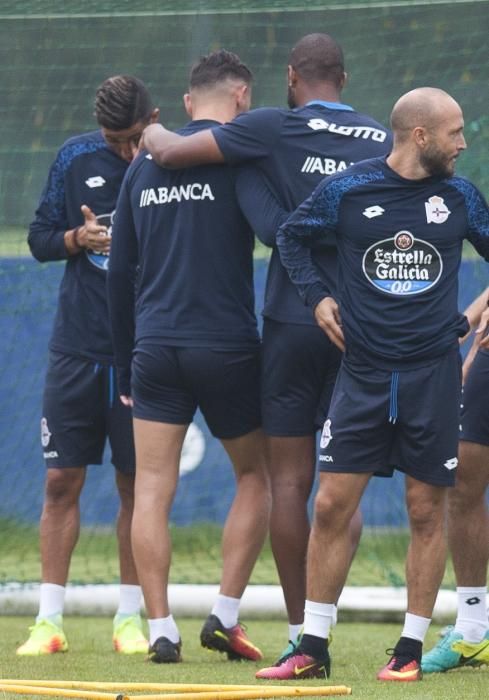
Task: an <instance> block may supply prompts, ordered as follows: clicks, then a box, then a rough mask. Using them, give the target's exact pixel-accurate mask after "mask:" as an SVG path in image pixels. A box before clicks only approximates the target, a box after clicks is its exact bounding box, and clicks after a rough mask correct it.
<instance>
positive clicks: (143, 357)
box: [131, 343, 261, 439]
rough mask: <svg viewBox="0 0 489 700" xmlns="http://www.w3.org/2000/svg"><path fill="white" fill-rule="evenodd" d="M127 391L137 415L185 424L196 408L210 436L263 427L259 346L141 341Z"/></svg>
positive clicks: (232, 435)
mask: <svg viewBox="0 0 489 700" xmlns="http://www.w3.org/2000/svg"><path fill="white" fill-rule="evenodd" d="M131 391H132V398H133V400H134V409H133V415H134V417H135V418H140V419H142V420H150V421H157V422H160V423H170V424H173V425H187V424H189V423H191V422H192V418H193V416H194V414H195V411H196V410H197V407H198V408H200V410H201V412H202V415H203V416H204V418H205V421H206V423H207V425H208V427H209V430H210V431H211V433H212V435H213V436H214V437H216V438H220V439H232V438H236V437H241V436H242V435H246V434H248V433H250V432H251V431H252V430H256V429H257V428H259V427H260V426H261V416H260V348H259V347H257V348H256V349H253V350H227V349H216V348H202V347H198V348H197V347H174V346H168V345H155V344H150V343H140V344H138V346H137V347H136V350H135V352H134V357H133V361H132V381H131Z"/></svg>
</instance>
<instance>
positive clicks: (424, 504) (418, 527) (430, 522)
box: [408, 501, 446, 536]
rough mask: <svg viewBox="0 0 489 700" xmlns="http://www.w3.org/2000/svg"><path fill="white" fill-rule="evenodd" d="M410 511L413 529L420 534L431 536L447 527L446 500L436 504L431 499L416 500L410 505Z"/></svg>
mask: <svg viewBox="0 0 489 700" xmlns="http://www.w3.org/2000/svg"><path fill="white" fill-rule="evenodd" d="M408 512H409V522H410V525H411V530H413V531H415V532H417V533H419V534H423V535H426V536H430V535H432V534H435V533H439V532H440V531H443V530H444V529H445V513H446V507H445V504H444V502H440V503H436V504H433V503H430V502H429V501H420V502H419V503H416V502H415V503H412V504H411V505H410V506H409V508H408Z"/></svg>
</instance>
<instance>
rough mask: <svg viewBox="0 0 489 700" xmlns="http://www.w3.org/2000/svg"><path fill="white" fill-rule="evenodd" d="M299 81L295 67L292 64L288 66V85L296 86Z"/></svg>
mask: <svg viewBox="0 0 489 700" xmlns="http://www.w3.org/2000/svg"><path fill="white" fill-rule="evenodd" d="M296 82H297V73H296V71H295V68H292V66H287V86H288V87H294V86H295V84H296Z"/></svg>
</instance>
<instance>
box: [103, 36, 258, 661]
mask: <svg viewBox="0 0 489 700" xmlns="http://www.w3.org/2000/svg"><path fill="white" fill-rule="evenodd" d="M251 80H252V76H251V73H250V71H249V70H248V68H247V67H246V66H245V65H244V64H243V63H242V62H241V60H240V59H239V58H238V56H236V54H234V53H231V52H229V51H225V50H220V51H215V52H213V53H210V54H209V55H207V56H204V57H202V58H201V59H200V60H199V61H198V62H197V63H196V65H195V66H194V67H193V68H192V71H191V74H190V88H189V93H188V94H186V95H185V96H184V102H185V107H186V110H187V113H188V114H189V116H190V117H191V119H192V121H191V122H190V123H189V124H187V125H186V126H185V127H184V128H183V129H182V130H181V132H180V133H181V134H182V138H184V139H187V138H188V139H191V138H192V134H195V133H199V132H200V131H201V130H202V129H207V128H209V127H213V126H216V125H217V124H220V123H223V122H227V121H229V120H231V119H233V117H235V116H236V114H239V113H240V112H242V111H244V110H246V109H248V108H249V105H250V96H251ZM253 246H254V237H253V232H252V231H251V229H250V227H249V226H248V224H247V222H246V220H245V218H244V216H243V215H242V213H241V211H240V209H239V207H238V203H237V199H236V174H235V172H234V170H233V169H232V168H228V167H227V166H221V167H215V166H210V167H201V168H192V169H189V170H187V171H170V170H165V169H162V168H160V167H158V166H156V165H155V163H154V162H153V161H152V159H151V157H150V156H148V154H147V153H144V152H143V153H142V154H141V155H140V156H139V157H138V158H137V159H136V160H135V162H134V163H133V164H132V165H131V167H130V168H129V170H128V173H127V176H126V179H125V181H124V183H123V185H122V188H121V193H120V197H119V200H118V203H117V214H116V219H115V224H114V244H113V249H112V256H111V264H110V269H109V276H108V291H109V308H110V318H111V326H112V334H113V338H114V349H115V354H116V364H117V370H118V378H119V391H120V394H121V399H122V401H123V402H124V403H126V404H131V405H133V416H134V436H135V445H136V463H137V470H136V489H135V505H134V518H133V526H132V541H133V547H134V557H135V561H136V565H137V570H138V574H139V579H140V581H141V584H142V587H143V593H144V599H145V603H146V611H147V616H148V624H149V636H150V650H149V658H150V660H151V661H153V662H155V663H175V662H179V661H181V639H180V632H179V630H178V627H177V624H176V622H175V620H174V619H173V616H172V614H171V611H170V608H169V603H168V591H167V588H168V575H169V569H170V559H171V540H170V535H169V531H168V524H169V523H168V521H169V513H170V509H171V505H172V502H173V498H174V494H175V490H176V487H177V484H178V476H179V462H180V454H181V450H182V445H183V441H184V438H185V434H186V432H187V429H188V426H189V424H190V423H191V421H192V417H193V415H194V413H195V411H196V409H197V407H199V408H200V410H201V412H202V414H203V416H204V418H205V420H206V422H207V425H208V426H209V429H210V431H211V433H212V435H213V436H214V437H216V438H218V439H219V440H220V441H221V442H222V444H223V446H224V448H225V450H226V451H227V453H228V455H229V457H230V458H231V461H232V463H233V467H234V473H235V477H236V493H235V496H234V500H233V503H232V505H231V508H230V511H229V513H228V516H227V519H226V523H225V525H224V531H223V538H222V560H223V561H222V576H221V583H220V590H219V594H218V596H217V599H216V602H215V604H214V606H213V608H212V611H211V614H210V615H209V617H208V618H207V620H206V622H205V624H204V626H203V628H202V631H201V643H202V645H203V646H204V647H207V648H209V649H213V650H216V651H220V652H224V653H225V654H227V656H228V658H229V659H238V660H239V659H243V660H251V661H257V660H259V659H261V658H262V653H261V651H260V650H259V649H258V648H257V647H256V646H255V645H254V644H253V643H252V642H251V640H250V639H249V638H248V636H247V634H246V632H245V631H244V629H243V627H242V626H241V625H240V624H239V621H238V612H239V604H240V600H241V596H242V594H243V592H244V590H245V588H246V585H247V584H248V581H249V577H250V575H251V572H252V569H253V566H254V564H255V562H256V559H257V557H258V555H259V553H260V550H261V548H262V545H263V542H264V540H265V537H266V535H267V532H268V522H269V510H270V487H269V478H268V473H267V468H266V462H265V450H264V439H263V433H262V430H261V427H260V426H261V416H260V381H259V379H260V363H259V358H260V340H259V336H258V330H257V323H256V317H255V313H254V289H253ZM136 270H137V287H136V288H135V287H134V284H133V283H132V281H133V279H134V277H135V275H136Z"/></svg>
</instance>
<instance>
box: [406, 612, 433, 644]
mask: <svg viewBox="0 0 489 700" xmlns="http://www.w3.org/2000/svg"><path fill="white" fill-rule="evenodd" d="M430 622H431V618H430V617H421V616H420V615H413V614H412V613H406V616H405V618H404V629H403V630H402V634H401V637H408V638H409V639H416V640H417V641H418V642H424V638H425V636H426V632H427V631H428V627H429V626H430Z"/></svg>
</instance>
